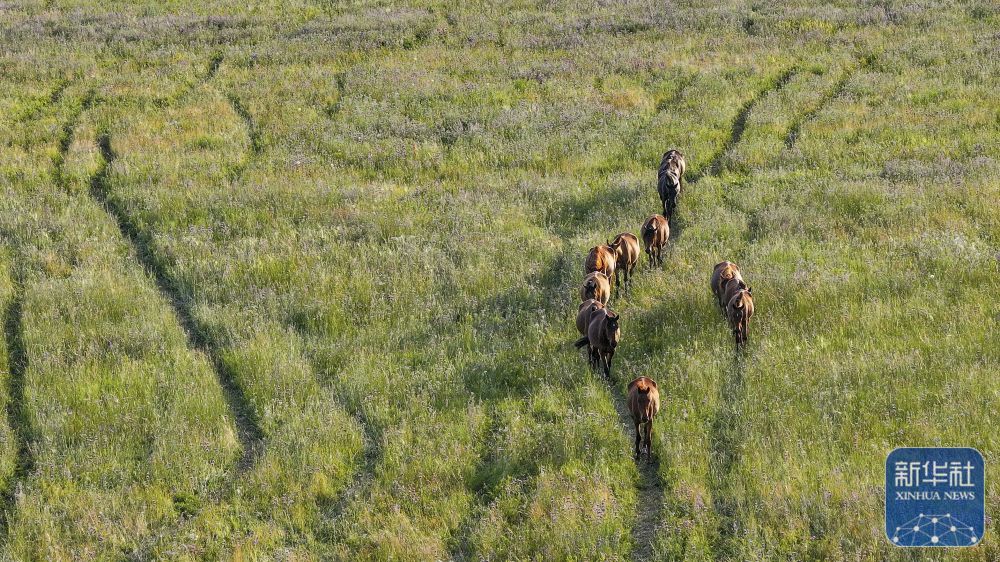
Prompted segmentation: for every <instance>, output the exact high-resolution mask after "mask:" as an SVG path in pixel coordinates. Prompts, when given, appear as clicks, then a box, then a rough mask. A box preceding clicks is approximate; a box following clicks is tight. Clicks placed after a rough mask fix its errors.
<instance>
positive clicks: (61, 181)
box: [52, 89, 95, 191]
mask: <svg viewBox="0 0 1000 562" xmlns="http://www.w3.org/2000/svg"><path fill="white" fill-rule="evenodd" d="M94 96H95V92H94V90H92V89H91V90H88V91H87V93H86V94H85V95H84V97H83V101H81V102H80V109H79V110H77V111H75V112H74V113H73V115H71V116H70V118H69V119H67V120H66V122H65V123H63V126H62V130H60V132H59V145H58V146H59V150H58V151H57V152H56V155H55V156H54V157H53V159H52V165H53V176H54V177H55V182H56V186H57V187H58V188H59V189H61V190H63V191H66V189H67V185H66V174H65V166H66V154H67V153H69V148H70V146H72V145H73V140H74V138H75V137H76V128H77V126H78V125H79V124H80V117H82V116H83V114H84V112H86V111H87V110H88V109H90V106H91V105H93V103H94Z"/></svg>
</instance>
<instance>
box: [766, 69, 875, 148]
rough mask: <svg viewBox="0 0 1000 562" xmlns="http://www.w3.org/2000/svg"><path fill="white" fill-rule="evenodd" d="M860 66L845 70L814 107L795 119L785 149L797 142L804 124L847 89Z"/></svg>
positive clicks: (787, 136) (786, 137)
mask: <svg viewBox="0 0 1000 562" xmlns="http://www.w3.org/2000/svg"><path fill="white" fill-rule="evenodd" d="M862 64H863V63H862ZM860 66H862V65H854V66H851V67H848V68H846V69H845V70H844V72H843V73H842V74H841V76H840V78H839V79H838V80H837V82H836V83H835V84H834V85H833V87H832V88H830V90H829V91H828V92H827V93H826V94H825V95H824V96H823V97H822V98H821V99H820V100H819V103H817V104H816V107H813V108H812V109H810V110H808V111H806V112H805V113H803V114H802V115H801V116H800V117H799V118H798V119H796V120H795V122H794V123H792V126H791V128H789V130H788V135H786V136H785V148H792V147H794V146H795V143H796V141H798V140H799V135H800V134H802V127H803V126H805V125H806V123H809V122H810V121H812V120H813V119H815V118H816V116H817V115H819V113H820V112H821V111H823V109H824V108H826V106H827V105H829V104H830V103H831V102H832V101H834V100H836V99H837V98H839V97H840V96H841V94H843V93H844V90H845V89H846V88H847V83H848V82H850V81H851V78H852V77H853V76H854V73H855V72H857V70H858V68H860Z"/></svg>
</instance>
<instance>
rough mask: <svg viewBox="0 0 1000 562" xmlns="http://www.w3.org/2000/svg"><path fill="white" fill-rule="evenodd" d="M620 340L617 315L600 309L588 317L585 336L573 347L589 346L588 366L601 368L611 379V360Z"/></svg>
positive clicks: (605, 309)
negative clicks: (588, 322)
mask: <svg viewBox="0 0 1000 562" xmlns="http://www.w3.org/2000/svg"><path fill="white" fill-rule="evenodd" d="M620 339H621V330H620V328H619V323H618V315H617V314H615V313H614V312H611V311H610V310H608V309H607V308H601V309H598V310H595V311H594V313H593V314H591V315H590V325H589V326H587V334H586V335H584V336H583V337H582V338H580V339H578V340H576V343H575V344H574V345H575V346H576V347H578V348H580V347H583V346H585V345H586V346H589V347H588V349H589V350H590V365H591V366H592V367H594V368H597V367H602V368H603V369H604V376H605V377H608V378H611V360H612V359H613V358H614V356H615V349H616V348H617V347H618V341H619V340H620Z"/></svg>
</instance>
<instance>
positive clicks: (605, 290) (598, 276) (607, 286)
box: [580, 271, 611, 304]
mask: <svg viewBox="0 0 1000 562" xmlns="http://www.w3.org/2000/svg"><path fill="white" fill-rule="evenodd" d="M609 298H611V281H610V280H609V279H608V276H607V275H605V274H603V273H600V272H598V271H595V272H593V273H591V274H589V275H587V276H586V277H584V278H583V286H581V287H580V300H581V301H585V300H587V299H594V300H598V301H601V304H608V299H609Z"/></svg>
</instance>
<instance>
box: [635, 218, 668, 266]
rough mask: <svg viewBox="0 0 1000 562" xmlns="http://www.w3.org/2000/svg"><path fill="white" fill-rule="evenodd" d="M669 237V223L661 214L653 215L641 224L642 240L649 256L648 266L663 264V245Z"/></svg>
mask: <svg viewBox="0 0 1000 562" xmlns="http://www.w3.org/2000/svg"><path fill="white" fill-rule="evenodd" d="M668 238H670V225H669V224H667V219H665V218H663V216H662V215H653V216H651V217H649V218H648V219H646V222H645V223H643V225H642V242H643V244H644V245H645V250H646V255H647V256H649V267H653V266H654V265H656V264H660V265H662V264H663V247H664V246H666V245H667V239H668Z"/></svg>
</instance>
